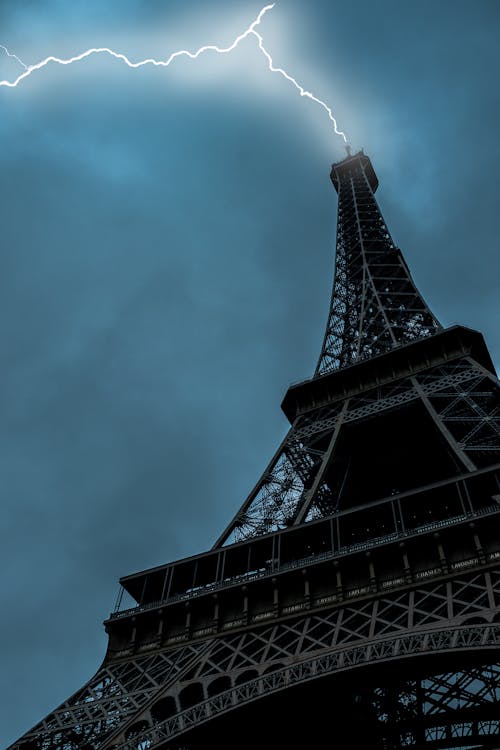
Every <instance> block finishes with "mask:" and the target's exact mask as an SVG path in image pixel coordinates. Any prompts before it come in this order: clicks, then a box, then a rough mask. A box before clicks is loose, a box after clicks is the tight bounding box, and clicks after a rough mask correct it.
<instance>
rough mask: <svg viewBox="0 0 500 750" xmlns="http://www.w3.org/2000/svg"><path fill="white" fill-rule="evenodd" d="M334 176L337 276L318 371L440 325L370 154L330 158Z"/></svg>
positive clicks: (370, 354) (377, 351)
mask: <svg viewBox="0 0 500 750" xmlns="http://www.w3.org/2000/svg"><path fill="white" fill-rule="evenodd" d="M331 177H332V181H333V184H334V186H335V189H336V190H337V192H338V195H339V202H338V220H337V252H336V259H335V279H334V283H333V292H332V299H331V304H330V312H329V316H328V323H327V326H326V333H325V338H324V341H323V346H322V348H321V355H320V358H319V361H318V364H317V367H316V373H315V374H316V375H322V374H324V373H326V372H330V371H332V370H337V369H339V368H341V367H347V366H348V365H350V364H353V363H354V362H357V361H358V360H360V359H365V358H367V357H373V356H375V355H377V354H381V353H382V352H386V351H388V350H390V349H392V348H394V347H396V346H400V345H402V344H406V343H408V342H410V341H414V340H415V339H418V338H420V337H422V336H429V335H430V334H432V333H436V332H437V331H438V330H440V329H441V325H440V324H439V322H438V321H437V320H436V318H435V317H434V315H433V314H432V313H431V311H430V310H429V308H428V306H427V304H426V303H425V301H424V299H423V298H422V296H421V295H420V293H419V291H418V290H417V288H416V286H415V284H414V282H413V279H412V278H411V275H410V272H409V270H408V266H407V265H406V262H405V260H404V258H403V255H402V253H401V251H400V250H399V249H398V248H397V247H396V246H395V244H394V242H393V240H392V237H391V235H390V233H389V230H388V228H387V225H386V223H385V221H384V219H383V216H382V214H381V212H380V209H379V207H378V205H377V201H376V200H375V196H374V192H375V190H376V189H377V186H378V181H377V178H376V176H375V173H374V171H373V168H372V166H371V162H370V160H369V159H368V157H367V156H365V155H364V154H363V153H362V152H360V153H358V154H356V155H355V156H352V157H348V158H347V159H345V160H344V161H343V162H340V163H339V164H334V165H333V167H332V174H331Z"/></svg>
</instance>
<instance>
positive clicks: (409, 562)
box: [12, 151, 500, 750]
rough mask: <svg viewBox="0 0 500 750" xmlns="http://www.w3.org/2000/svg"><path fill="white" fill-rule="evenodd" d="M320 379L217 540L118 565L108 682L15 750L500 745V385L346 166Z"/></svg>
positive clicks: (86, 690)
mask: <svg viewBox="0 0 500 750" xmlns="http://www.w3.org/2000/svg"><path fill="white" fill-rule="evenodd" d="M331 179H332V182H333V185H334V187H335V190H336V191H337V193H338V227H337V253H336V265H335V276H334V285H333V293H332V298H331V305H330V310H329V317H328V322H327V327H326V333H325V337H324V341H323V345H322V349H321V354H320V357H319V360H318V364H317V366H316V370H315V373H314V376H313V377H312V378H311V379H310V380H306V381H304V382H302V383H299V384H296V385H293V386H291V387H290V388H289V389H288V391H287V393H286V394H285V397H284V400H283V403H282V409H283V411H284V413H285V415H286V416H287V418H288V420H289V421H290V424H291V427H290V431H289V432H288V434H287V436H286V437H285V439H284V440H283V442H282V444H281V445H280V446H279V448H278V450H277V452H276V454H275V455H274V457H273V458H272V460H271V461H270V463H269V465H268V466H267V468H266V470H265V471H264V473H263V475H262V477H261V478H260V479H259V481H258V482H257V484H256V485H255V487H254V489H253V490H252V492H251V493H250V495H249V496H248V498H247V500H246V501H245V502H244V503H243V505H242V506H241V509H240V510H239V511H238V513H237V514H236V516H235V517H234V518H233V519H232V521H231V522H230V524H229V525H228V527H227V528H226V529H225V531H224V532H223V533H222V535H221V536H220V538H219V539H218V540H217V542H216V544H215V545H214V547H213V548H212V549H211V550H210V551H208V552H204V553H201V554H199V555H196V556H194V557H190V558H187V559H183V560H179V561H176V562H173V563H168V564H166V565H162V566H159V567H156V568H152V569H150V570H145V571H142V572H140V573H135V574H133V575H127V576H125V577H124V578H122V579H121V585H122V587H123V590H125V591H126V592H128V594H130V595H131V596H132V597H133V598H134V600H135V601H136V602H137V606H134V607H133V608H131V609H125V610H123V609H121V608H120V606H118V607H117V609H116V611H115V612H113V613H112V614H111V615H110V617H109V619H108V620H106V622H105V627H106V630H107V633H108V636H109V645H108V649H107V653H106V656H105V658H104V662H103V664H102V666H101V667H100V668H99V670H98V671H97V673H96V675H95V676H94V677H92V679H90V681H89V682H88V683H87V684H86V685H85V686H84V687H83V688H82V689H81V690H79V691H78V692H77V693H76V694H75V695H73V696H72V697H71V698H69V699H68V700H67V701H66V702H65V703H64V704H63V705H62V706H60V707H59V708H57V709H56V710H55V711H53V712H52V713H51V714H50V715H49V716H47V717H46V718H45V719H43V721H41V722H40V723H39V724H38V725H37V726H36V727H34V729H32V730H31V731H30V732H28V733H27V734H25V735H24V736H23V737H22V738H21V739H20V740H19V741H18V742H17V743H15V744H14V745H12V748H15V750H149V749H151V750H153V749H156V748H158V749H160V748H162V749H163V748H165V749H166V748H169V749H170V748H173V749H175V750H185V749H188V750H202V749H203V750H204V749H205V748H207V747H212V746H213V747H218V748H222V749H223V750H224V749H225V748H234V747H238V748H240V749H241V750H246V749H247V748H255V747H257V746H259V747H266V748H267V747H275V746H276V745H277V743H279V744H280V745H282V746H285V747H287V748H303V747H306V746H320V745H321V746H323V747H332V748H357V747H363V748H364V747H366V748H368V747H370V748H385V749H389V748H390V749H391V750H392V749H395V748H433V749H434V748H435V749H438V748H459V747H460V748H490V749H492V748H500V651H499V646H500V611H499V606H500V531H499V527H498V525H497V524H498V520H499V514H500V481H499V480H500V399H499V394H500V388H499V381H498V380H497V378H496V374H495V370H494V367H493V364H492V361H491V358H490V355H489V353H488V350H487V348H486V345H485V343H484V341H483V338H482V336H481V334H480V333H478V332H476V331H474V330H471V329H469V328H464V327H462V326H457V325H455V326H452V327H449V328H443V327H442V326H441V325H440V323H439V322H438V320H437V319H436V318H435V317H434V315H433V314H432V312H431V311H430V309H429V308H428V306H427V304H426V303H425V301H424V299H423V298H422V296H421V295H420V293H419V292H418V290H417V288H416V286H415V284H414V282H413V280H412V277H411V275H410V272H409V270H408V267H407V265H406V262H405V260H404V258H403V255H402V253H401V250H400V249H399V248H398V247H397V246H396V245H395V244H394V242H393V240H392V238H391V235H390V233H389V230H388V228H387V226H386V224H385V221H384V219H383V217H382V214H381V212H380V209H379V207H378V204H377V202H376V200H375V197H374V194H375V191H376V189H377V187H378V180H377V177H376V174H375V172H374V169H373V167H372V164H371V161H370V159H369V158H368V157H367V156H366V155H365V154H364V153H363V152H362V151H360V152H359V153H356V154H354V155H352V154H351V153H350V152H349V151H348V155H347V157H346V158H344V159H343V160H342V161H340V162H339V163H337V164H334V165H333V167H332V171H331Z"/></svg>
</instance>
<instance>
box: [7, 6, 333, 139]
mask: <svg viewBox="0 0 500 750" xmlns="http://www.w3.org/2000/svg"><path fill="white" fill-rule="evenodd" d="M272 8H274V3H273V4H272V5H266V6H264V7H263V8H262V10H261V11H260V13H259V15H258V16H257V18H256V19H255V21H253V22H252V23H251V24H250V26H248V28H247V29H245V31H243V32H242V33H241V34H239V35H238V36H237V37H236V39H235V40H234V41H233V42H232V44H230V45H229V47H218V46H216V45H214V44H207V45H205V46H204V47H200V48H199V49H198V50H196V52H190V51H189V50H185V49H182V50H179V51H177V52H172V54H171V55H170V56H169V57H168V58H167V59H166V60H156V59H154V58H151V57H150V58H146V59H145V60H139V61H137V62H133V61H132V60H130V59H129V58H128V57H127V56H126V55H124V54H123V53H122V52H115V51H114V50H112V49H110V48H109V47H91V48H90V49H87V50H85V52H81V53H80V54H79V55H75V56H74V57H68V58H66V59H63V58H60V57H55V56H53V55H49V57H46V58H44V59H43V60H40V62H38V63H35V64H34V65H26V64H25V63H24V62H23V61H22V60H21V59H20V58H19V57H17V55H14V54H12V53H11V52H10V51H9V50H8V49H7V47H4V46H3V45H1V44H0V49H2V50H4V52H5V53H6V54H7V55H8V56H9V57H12V58H14V59H15V60H16V62H18V63H19V64H20V65H21V66H22V67H23V68H24V70H23V72H22V73H20V74H19V75H18V76H17V78H14V80H12V81H8V80H0V86H4V87H7V88H16V87H17V86H19V84H20V83H22V81H24V80H25V78H28V77H29V76H31V75H33V73H35V72H36V71H38V70H42V69H43V68H45V67H46V66H47V65H48V64H49V63H56V64H57V65H72V64H73V63H76V62H79V61H80V60H85V59H86V58H87V57H90V56H91V55H99V54H106V55H109V56H110V57H114V58H115V59H117V60H120V61H121V62H124V63H125V64H126V65H128V67H129V68H142V67H144V66H146V65H154V66H156V67H161V68H168V66H169V65H171V63H173V61H174V60H176V59H177V58H178V57H189V58H191V59H192V60H195V59H196V58H197V57H199V56H200V55H201V54H203V53H204V52H217V54H219V55H225V54H228V53H229V52H232V51H233V50H234V49H236V47H237V46H238V45H239V43H240V42H241V41H242V40H243V39H246V37H248V36H251V35H252V36H254V37H255V38H256V39H257V42H258V48H259V50H260V51H261V52H262V54H263V55H264V56H265V58H266V60H267V63H268V66H269V70H270V71H271V72H272V73H279V75H281V76H282V77H283V78H285V79H286V80H287V81H288V82H289V83H291V84H292V85H293V86H294V87H295V88H296V89H297V91H298V92H299V94H300V95H301V96H303V97H306V98H308V99H311V100H312V101H313V102H316V103H317V104H319V105H320V106H321V107H323V109H324V110H325V112H326V113H327V115H328V117H329V118H330V120H331V122H332V124H333V127H334V130H335V133H336V134H337V135H339V136H341V137H342V138H343V139H344V143H347V138H346V135H345V133H343V132H342V131H341V130H339V129H338V127H337V120H336V119H335V117H334V116H333V113H332V110H331V108H330V107H329V106H328V105H327V104H326V103H325V102H324V101H322V100H321V99H318V98H317V97H316V96H314V94H313V93H312V92H311V91H307V90H306V89H304V88H303V87H302V86H301V85H300V84H299V83H298V82H297V81H296V79H295V78H293V77H292V76H291V75H289V73H287V72H286V71H285V70H283V69H282V68H277V67H275V65H274V62H273V59H272V56H271V54H270V52H269V51H268V50H267V49H266V48H265V47H264V40H263V38H262V36H261V34H259V32H257V31H256V27H257V26H259V24H260V22H261V20H262V18H263V17H264V16H265V14H266V13H267V12H268V11H269V10H271V9H272Z"/></svg>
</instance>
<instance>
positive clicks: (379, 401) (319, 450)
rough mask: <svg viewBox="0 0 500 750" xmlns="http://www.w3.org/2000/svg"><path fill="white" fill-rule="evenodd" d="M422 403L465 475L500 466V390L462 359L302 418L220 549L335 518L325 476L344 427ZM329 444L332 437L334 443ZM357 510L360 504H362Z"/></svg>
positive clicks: (484, 373) (335, 502) (483, 372)
mask: <svg viewBox="0 0 500 750" xmlns="http://www.w3.org/2000/svg"><path fill="white" fill-rule="evenodd" d="M422 397H425V399H426V401H425V408H426V409H427V410H428V411H430V413H431V416H432V417H433V419H434V420H436V421H438V422H440V423H441V424H442V426H443V428H444V429H445V430H446V433H447V434H448V436H449V439H450V442H451V444H452V445H454V446H455V447H456V451H457V454H458V455H461V454H465V455H466V456H467V457H468V461H469V463H468V465H467V468H469V469H473V468H475V467H477V468H480V467H482V466H485V465H487V464H490V463H494V462H495V461H498V460H499V458H498V457H499V455H500V386H499V384H498V380H497V379H496V378H495V377H494V376H493V375H491V373H489V372H487V371H486V370H484V369H483V368H482V367H481V366H480V365H478V364H477V363H476V362H475V361H474V360H472V359H470V358H464V359H460V360H455V361H452V362H449V363H447V364H445V365H442V366H439V367H434V368H432V369H430V370H427V371H425V372H423V373H421V374H419V375H418V376H416V377H412V378H405V379H402V380H397V381H395V382H392V383H389V384H387V385H383V386H380V387H378V388H375V389H373V390H370V391H367V392H365V393H362V394H361V395H359V396H356V397H352V398H350V399H349V402H348V404H347V405H345V403H344V402H343V401H337V402H335V403H333V404H331V405H329V406H327V407H323V408H320V409H316V410H314V411H312V412H310V413H308V414H306V415H304V416H301V417H299V418H298V419H297V421H296V422H295V423H294V425H293V427H292V428H291V430H290V431H289V433H288V435H287V437H286V438H285V440H284V442H283V443H282V444H281V446H280V448H279V449H278V452H277V453H276V455H275V456H274V458H273V460H272V461H271V463H270V465H269V466H268V467H267V469H266V471H265V472H264V475H263V476H262V478H261V479H260V481H259V482H258V484H257V485H256V487H255V488H254V490H253V492H252V493H251V494H250V495H249V497H248V498H247V500H246V502H245V503H244V504H243V506H242V508H241V510H240V511H239V512H238V514H237V516H236V517H235V518H234V519H233V521H232V522H231V524H230V525H229V527H228V529H227V530H226V532H225V536H223V537H222V538H223V540H224V542H225V543H232V542H235V541H240V540H242V539H248V538H251V537H255V536H259V535H261V534H265V533H269V532H272V531H275V530H277V529H282V528H286V527H287V526H291V525H293V524H295V523H297V522H301V521H302V520H306V521H309V520H313V519H315V518H323V517H325V516H328V515H330V514H332V513H334V512H335V511H336V509H337V505H338V499H337V497H336V495H335V492H334V491H333V489H332V488H331V487H330V486H329V484H328V483H327V481H325V480H324V479H323V475H324V474H325V472H326V468H327V464H328V462H327V460H325V459H327V458H328V455H329V454H330V453H331V452H332V450H333V445H332V442H334V439H336V437H338V434H339V433H338V432H336V428H337V426H338V424H339V421H341V422H342V424H347V423H349V422H354V421H357V420H363V419H368V418H370V417H373V416H375V415H377V414H381V413H382V412H384V411H388V410H390V409H397V408H401V407H404V405H405V404H407V403H409V402H411V401H414V400H417V399H422ZM334 436H336V437H335V438H334ZM360 502H362V499H360Z"/></svg>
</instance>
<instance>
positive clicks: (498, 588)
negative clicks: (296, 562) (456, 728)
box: [12, 571, 500, 750]
mask: <svg viewBox="0 0 500 750" xmlns="http://www.w3.org/2000/svg"><path fill="white" fill-rule="evenodd" d="M499 605H500V571H491V573H476V574H469V575H462V576H457V577H456V578H455V579H453V580H452V581H449V582H448V583H443V582H441V583H433V584H431V583H428V584H427V585H421V586H419V587H418V588H417V589H415V590H413V591H411V592H410V591H402V592H393V593H391V594H385V595H381V596H380V597H379V598H376V599H371V600H368V601H359V602H352V603H350V604H345V605H344V606H343V607H337V608H335V609H332V610H325V611H323V612H319V613H316V614H307V615H306V614H303V615H301V616H299V617H297V618H295V619H292V620H289V621H284V622H280V623H271V624H269V625H267V626H265V625H262V626H260V627H256V626H253V627H251V628H250V629H248V630H246V631H245V632H242V633H238V634H234V635H226V636H223V637H219V638H215V639H212V640H210V641H207V642H203V643H199V644H196V645H186V646H183V647H180V648H176V649H170V650H166V651H162V652H157V653H155V654H154V655H150V656H142V657H141V656H134V657H132V658H130V659H127V660H125V661H123V662H121V663H117V664H109V665H107V666H105V667H104V668H102V669H101V670H99V672H98V673H97V674H96V676H95V677H94V678H93V679H92V680H90V682H89V683H88V684H87V685H86V686H85V687H84V688H83V689H82V690H81V691H79V692H78V693H77V694H76V695H74V696H73V697H72V698H71V699H70V700H68V701H67V702H66V703H64V704H63V705H62V706H61V707H60V708H59V709H57V710H56V711H54V712H53V713H52V714H50V715H49V716H48V717H47V718H46V719H45V720H44V721H43V722H41V723H40V724H38V725H37V726H36V727H35V728H34V729H33V730H32V731H31V732H29V733H28V734H27V735H25V736H24V737H23V738H22V739H21V740H20V741H19V743H18V744H17V745H16V746H13V748H12V750H14V747H15V748H16V750H98V749H101V748H102V750H105V749H106V748H108V747H111V746H114V747H116V746H117V743H118V746H120V743H121V742H125V741H127V740H129V739H130V738H131V737H133V736H136V735H137V736H139V737H140V736H141V735H142V734H143V733H146V734H147V731H148V730H149V728H150V727H152V726H156V725H158V724H161V723H162V722H164V721H166V720H167V718H168V716H171V715H174V714H180V713H182V712H183V711H184V710H186V709H187V708H188V707H189V706H191V705H192V703H193V699H192V696H193V695H195V696H197V698H196V700H197V702H203V701H206V700H208V699H209V698H211V697H213V696H215V695H217V694H219V693H222V692H223V691H227V690H229V689H232V688H237V687H238V686H239V685H241V684H243V683H245V682H249V681H251V680H255V679H257V678H258V677H259V676H262V675H264V674H267V673H269V672H272V671H276V670H280V669H282V668H284V667H286V666H287V665H293V664H296V663H298V662H303V661H304V660H306V659H309V658H313V657H316V656H318V655H322V654H330V653H332V652H335V651H336V650H339V649H344V650H345V649H346V648H348V647H356V648H357V644H364V645H363V646H362V647H360V648H361V650H359V649H358V651H356V653H357V654H358V656H356V657H355V656H354V655H353V656H352V657H349V658H352V659H355V658H356V659H359V660H361V661H362V660H366V659H368V658H372V657H373V658H377V659H384V658H392V657H393V656H394V655H395V650H394V644H392V645H391V643H392V642H391V643H389V641H386V639H387V638H392V637H394V636H398V637H400V636H404V635H405V634H408V633H413V632H415V631H416V632H419V631H421V633H425V632H426V629H427V630H428V629H429V628H430V631H429V632H434V630H435V628H437V627H439V626H441V627H445V628H448V627H450V626H451V627H456V626H460V625H461V624H462V623H463V622H464V621H465V622H467V620H468V619H471V618H473V621H474V624H477V623H478V622H482V623H483V625H482V626H481V627H483V626H485V625H486V624H487V621H488V620H490V619H491V617H492V614H493V613H494V610H495V608H496V607H498V606H499ZM496 627H497V628H498V627H499V626H498V625H497V626H496ZM467 632H468V631H465V632H464V634H462V635H461V637H460V641H457V639H456V637H455V636H453V632H452V631H448V630H446V631H444V634H443V635H441V636H439V635H438V634H437V631H436V634H435V635H434V636H433V638H434V640H433V648H435V649H438V648H441V647H442V648H449V647H455V646H456V647H458V646H460V647H461V648H463V647H464V646H467V645H470V647H471V648H472V647H474V646H479V645H481V644H482V643H484V642H486V641H485V638H484V637H483V635H481V632H479V635H478V633H476V631H473V630H471V631H470V638H469V640H467V638H468V636H467ZM422 637H423V636H420V640H418V638H417V640H415V641H413V640H411V641H408V643H407V645H406V646H405V645H404V644H405V643H406V641H404V640H403V641H401V642H400V643H399V645H398V647H397V649H396V651H399V652H400V653H401V655H404V654H405V653H408V654H409V653H411V652H412V649H417V650H418V649H420V648H422V644H423V642H422V640H421V638H422ZM488 637H489V636H488ZM499 637H500V635H499ZM439 638H441V639H442V642H441V641H440V640H439ZM454 639H455V640H454ZM464 639H465V640H464ZM486 640H487V639H486ZM377 642H380V646H379V647H378V646H376V644H377ZM384 643H387V645H384ZM367 648H368V649H371V651H370V653H371V657H369V655H367V654H366V653H365V651H364V650H365V649H367ZM405 649H406V651H405ZM353 654H354V652H353ZM354 663H355V662H354ZM468 684H469V691H474V690H475V689H476V687H475V686H474V685H473V683H472V682H469V683H468ZM436 685H437V687H436V688H435V690H434V693H435V697H434V698H433V699H432V700H433V703H432V704H431V702H430V698H429V709H428V711H429V712H432V711H436V710H437V708H436V706H438V704H439V705H444V702H445V701H448V702H449V703H450V705H451V704H452V701H453V696H454V694H453V693H451V694H449V695H448V694H447V696H441V697H440V695H439V686H438V683H437V682H436ZM499 688H500V685H499ZM477 691H478V698H477V700H480V699H481V696H482V694H483V693H482V692H481V691H482V688H481V687H480V686H479V685H478V686H477ZM434 693H433V694H434ZM242 695H243V694H242ZM455 697H456V696H455ZM440 701H441V703H440ZM169 704H170V705H169ZM233 704H234V701H233V702H232V703H231V706H233V707H234V705H233ZM167 706H168V716H166V715H165V714H166V713H167V710H166V709H167ZM134 747H135V750H137V748H138V747H139V745H138V744H137V743H136V744H135V746H134ZM146 747H147V746H144V749H145V748H146Z"/></svg>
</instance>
